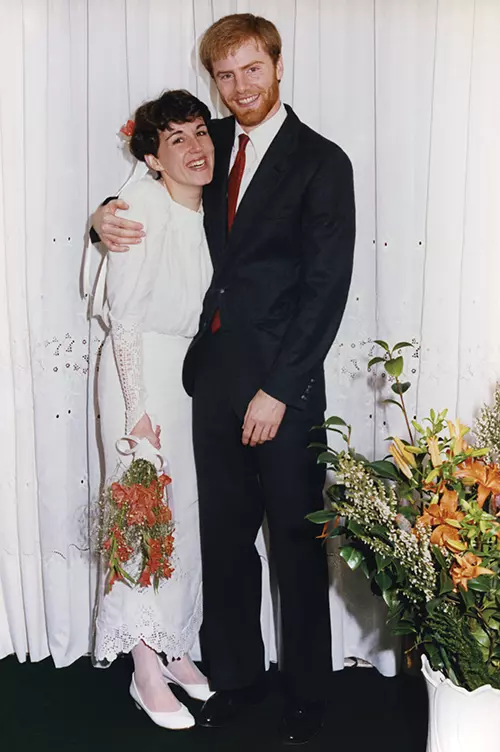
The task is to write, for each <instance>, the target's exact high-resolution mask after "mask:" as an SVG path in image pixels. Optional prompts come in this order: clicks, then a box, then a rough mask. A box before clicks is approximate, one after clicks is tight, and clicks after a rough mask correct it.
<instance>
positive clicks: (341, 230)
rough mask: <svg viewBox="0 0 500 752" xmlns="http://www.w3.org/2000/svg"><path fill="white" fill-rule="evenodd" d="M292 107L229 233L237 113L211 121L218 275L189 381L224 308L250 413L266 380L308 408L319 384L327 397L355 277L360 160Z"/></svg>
mask: <svg viewBox="0 0 500 752" xmlns="http://www.w3.org/2000/svg"><path fill="white" fill-rule="evenodd" d="M287 112H288V117H287V118H286V120H285V122H284V123H283V125H282V127H281V129H280V130H279V132H278V134H277V136H276V137H275V139H274V140H273V142H272V143H271V145H270V147H269V149H268V150H267V152H266V154H265V156H264V158H263V159H262V162H261V163H260V165H259V167H258V169H257V171H256V173H255V175H254V177H253V179H252V181H251V182H250V184H249V186H248V188H247V190H246V192H245V194H244V196H243V198H242V199H241V202H240V205H239V207H238V211H237V213H236V216H235V219H234V223H233V226H232V228H231V232H230V233H229V234H228V231H227V182H228V171H229V162H230V157H231V150H232V147H233V142H234V132H235V121H234V118H233V117H229V118H225V119H222V120H214V121H212V123H211V125H210V132H211V136H212V139H213V141H214V144H215V170H214V177H213V181H212V182H211V183H210V184H209V185H207V186H205V188H204V195H203V204H204V211H205V230H206V233H207V238H208V244H209V248H210V253H211V256H212V262H213V266H214V276H213V279H212V283H211V285H210V288H209V290H208V292H207V294H206V296H205V299H204V304H203V310H202V314H201V318H200V327H199V331H198V333H197V335H196V336H195V338H194V340H193V342H192V344H191V347H190V348H189V351H188V353H187V355H186V359H185V362H184V369H183V381H184V387H185V389H186V391H187V392H188V394H193V389H194V383H195V378H196V361H197V357H196V356H197V352H198V351H199V350H198V348H199V345H200V342H201V340H202V339H203V337H204V336H206V335H207V332H208V333H209V332H210V323H211V320H212V317H213V315H214V313H215V311H216V310H217V309H219V311H220V317H221V322H222V333H223V335H224V336H225V337H226V338H227V340H228V342H229V352H230V357H229V358H228V363H227V368H228V373H229V378H230V383H231V390H232V392H233V396H234V399H235V401H236V404H237V408H238V411H239V412H241V413H244V412H245V410H246V407H247V405H248V402H249V401H250V400H251V399H252V397H253V396H254V394H255V393H256V392H257V390H258V389H259V388H261V389H263V390H264V391H265V392H267V393H268V394H270V395H272V396H273V397H276V398H277V399H279V400H281V401H282V402H284V403H286V404H287V405H289V406H292V407H295V408H298V409H302V408H304V407H305V406H306V405H307V401H308V399H310V397H311V394H312V392H313V391H316V392H317V391H321V392H322V394H323V395H324V375H323V362H324V359H325V357H326V355H327V353H328V350H329V349H330V347H331V345H332V343H333V341H334V339H335V336H336V334H337V330H338V328H339V325H340V322H341V319H342V315H343V312H344V308H345V304H346V300H347V295H348V291H349V285H350V280H351V273H352V263H353V251H354V237H355V212H354V190H353V176H352V167H351V163H350V161H349V158H348V157H347V156H346V154H345V153H344V152H343V151H342V149H340V147H339V146H337V145H336V144H334V143H332V142H331V141H328V140H327V139H326V138H324V137H323V136H320V135H319V134H318V133H316V132H315V131H313V130H311V128H309V127H308V126H306V125H305V124H304V123H301V122H300V120H299V119H298V117H297V116H296V115H295V113H294V112H293V110H292V109H291V108H290V107H288V106H287ZM217 336H220V335H217ZM323 399H324V397H323Z"/></svg>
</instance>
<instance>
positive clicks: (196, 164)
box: [188, 159, 207, 170]
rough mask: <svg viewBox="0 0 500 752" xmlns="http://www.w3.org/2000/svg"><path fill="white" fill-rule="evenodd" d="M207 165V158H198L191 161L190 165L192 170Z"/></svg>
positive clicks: (200, 168)
mask: <svg viewBox="0 0 500 752" xmlns="http://www.w3.org/2000/svg"><path fill="white" fill-rule="evenodd" d="M206 165H207V160H206V159H197V160H196V162H190V163H189V164H188V167H189V169H190V170H202V169H203V168H204V167H206Z"/></svg>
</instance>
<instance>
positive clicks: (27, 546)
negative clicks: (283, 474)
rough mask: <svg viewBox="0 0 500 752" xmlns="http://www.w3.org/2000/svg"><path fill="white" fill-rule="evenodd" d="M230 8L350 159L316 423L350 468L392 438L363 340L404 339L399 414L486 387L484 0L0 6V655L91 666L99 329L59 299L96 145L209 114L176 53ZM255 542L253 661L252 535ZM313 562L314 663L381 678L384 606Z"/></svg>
mask: <svg viewBox="0 0 500 752" xmlns="http://www.w3.org/2000/svg"><path fill="white" fill-rule="evenodd" d="M247 11H249V12H253V13H256V14H261V15H265V16H266V17H268V18H270V19H271V20H273V21H274V22H275V23H276V24H277V25H278V27H279V29H280V31H281V33H282V36H283V42H284V50H283V53H284V63H285V75H284V79H283V82H282V98H283V100H284V101H285V102H286V103H288V104H290V105H291V106H292V107H293V108H294V109H295V111H296V113H297V114H298V116H299V117H300V118H301V119H302V120H303V121H305V122H306V123H307V124H309V125H310V126H311V127H313V128H315V129H316V130H318V131H319V132H320V133H322V134H324V135H325V136H326V137H327V138H330V139H332V140H333V141H335V142H337V143H338V144H339V145H340V146H342V148H344V149H345V151H346V152H347V153H348V154H349V156H350V157H351V159H352V161H353V165H354V172H355V189H356V202H357V217H358V220H357V222H358V232H357V246H356V261H355V269H354V276H353V282H352V287H351V294H350V298H349V303H348V307H347V311H346V314H345V317H344V320H343V322H342V327H341V330H340V332H339V335H338V337H337V340H336V342H335V344H334V346H333V348H332V350H331V352H330V355H329V357H328V359H327V364H326V373H327V389H328V411H329V413H330V414H337V415H341V416H343V417H344V419H346V420H347V421H348V422H349V423H351V424H352V426H353V439H354V443H355V445H356V447H357V449H358V450H359V451H360V452H363V453H364V454H366V455H367V456H372V457H374V456H377V457H380V456H383V455H384V454H385V453H386V443H385V438H386V437H387V436H388V435H390V434H394V433H397V432H400V431H402V430H403V425H402V422H401V417H400V415H399V414H397V412H396V413H395V412H394V411H393V410H391V409H390V408H388V407H387V406H384V405H382V404H381V401H382V399H383V398H384V397H386V396H388V393H387V391H388V385H386V384H385V380H384V378H383V376H382V374H381V373H380V372H376V371H374V372H372V373H367V369H366V365H367V362H368V360H369V359H370V357H372V356H373V355H374V354H375V351H376V348H375V346H374V343H373V341H374V340H375V339H376V338H382V339H386V340H388V341H391V342H393V343H394V342H396V341H398V340H409V341H411V342H413V343H414V344H415V351H414V352H413V353H412V354H411V353H410V352H408V354H407V368H406V376H407V377H408V380H409V381H411V382H412V389H411V390H410V391H409V392H408V394H407V401H408V405H409V410H410V412H411V414H412V416H413V415H423V414H425V412H426V411H427V410H428V409H429V408H430V407H434V408H440V409H443V408H444V407H447V408H448V409H449V411H450V415H452V416H453V415H455V414H459V415H460V416H461V418H462V420H463V421H465V422H467V421H468V422H470V421H472V419H473V416H474V414H475V413H476V412H477V410H478V408H479V407H480V406H481V404H482V403H483V401H485V400H489V399H490V397H491V394H492V390H493V387H494V384H495V382H496V380H497V378H498V377H499V374H500V337H499V335H498V322H499V321H500V296H499V295H498V291H497V281H498V279H499V278H500V253H499V248H500V213H499V212H498V205H499V199H500V139H498V123H499V122H500V87H499V86H498V81H499V80H500V4H499V3H498V2H496V0H404V2H401V0H292V1H290V0H265V2H264V0H246V1H243V0H238V1H237V0H193V2H191V3H187V2H185V1H184V0H50V1H49V0H0V327H1V331H0V414H1V416H2V427H3V430H2V432H1V433H0V657H2V656H5V655H8V654H9V653H15V654H16V655H17V656H18V658H19V659H20V660H25V658H26V655H27V654H28V653H29V654H30V656H31V659H32V660H40V659H42V658H45V657H46V656H48V655H52V656H53V658H54V661H55V663H56V665H57V666H65V665H68V664H69V663H71V662H72V661H74V660H76V659H77V658H78V657H80V656H82V655H84V654H86V653H87V652H88V651H89V648H90V644H91V631H92V630H91V623H92V607H93V602H94V589H95V563H94V561H93V558H92V555H91V543H90V532H91V530H92V526H93V517H92V513H91V510H92V509H93V508H94V505H95V500H96V498H97V495H98V491H99V483H100V471H99V444H98V430H97V428H96V427H98V421H99V416H98V413H97V411H96V410H95V409H94V406H95V385H94V381H93V374H94V372H95V368H96V365H98V357H99V346H100V343H101V342H102V339H103V329H102V327H101V325H100V323H99V321H98V320H93V321H91V322H90V323H89V321H88V318H87V305H88V301H87V300H85V299H84V300H82V299H81V298H80V282H81V280H80V276H81V262H82V251H83V246H84V243H85V237H86V230H87V224H88V217H89V215H90V213H91V211H92V209H93V208H94V207H96V206H97V205H98V203H99V202H100V201H101V200H102V199H103V198H104V197H106V196H107V195H111V194H114V193H115V192H116V191H117V189H118V188H119V187H120V185H122V184H123V182H124V181H125V180H126V178H127V177H128V175H129V174H130V173H131V171H132V169H133V162H132V160H131V158H130V156H129V155H128V154H127V152H126V149H124V146H123V142H122V140H121V139H120V137H119V136H118V135H117V134H118V131H119V128H120V126H121V125H122V124H123V123H125V122H126V120H127V119H128V118H129V117H130V116H131V114H132V113H133V111H134V109H135V108H136V107H137V106H138V105H139V104H140V103H141V102H142V101H144V100H145V99H147V98H148V97H152V96H156V95H158V94H159V93H160V92H161V91H162V90H163V89H165V88H180V87H182V88H187V89H189V90H190V91H192V92H193V93H195V94H197V96H199V97H200V98H201V99H203V100H204V101H206V102H207V103H208V104H209V106H210V107H211V109H212V111H213V113H214V115H222V114H225V113H224V111H223V108H222V107H221V105H220V101H219V99H218V96H217V92H216V89H215V86H214V84H213V82H211V80H210V78H209V76H208V74H206V72H205V71H203V70H202V69H201V68H200V64H199V61H198V59H197V55H196V47H197V42H198V40H199V38H200V35H201V34H202V32H203V31H204V29H206V28H207V27H208V26H209V25H210V24H211V23H212V22H213V21H214V20H216V19H217V18H219V17H221V16H223V15H225V14H227V13H232V12H247ZM332 179H334V176H332ZM92 253H93V255H92V259H91V261H92V263H91V268H92V277H93V276H95V273H96V270H97V268H98V266H99V264H100V262H101V260H102V256H101V253H100V252H99V250H98V249H94V250H93V252H92ZM88 406H90V408H91V410H90V418H89V420H88V421H87V408H88ZM258 546H259V551H260V554H261V558H262V562H263V578H264V585H265V586H264V597H263V607H262V625H263V633H264V638H265V644H266V653H267V658H268V660H275V659H276V655H277V648H276V640H277V637H276V634H277V629H276V624H277V620H276V609H275V601H276V599H275V598H274V594H273V591H271V589H270V587H269V583H268V580H269V563H268V554H267V551H266V546H265V544H264V536H263V534H262V533H261V534H260V536H259V540H258ZM330 562H331V571H332V588H331V602H332V625H333V645H332V650H333V657H334V665H335V668H336V669H339V668H342V666H343V663H344V658H345V657H346V656H350V655H357V656H359V657H361V658H364V659H366V660H368V661H370V662H372V663H373V664H374V665H376V666H377V667H378V668H379V669H380V670H381V671H382V672H383V673H384V674H388V675H390V674H392V673H394V672H395V670H396V665H397V660H396V652H395V651H394V642H393V640H392V639H391V638H390V637H389V636H388V634H387V632H386V630H385V627H384V607H383V604H382V603H381V602H380V601H378V600H377V599H375V598H374V597H372V596H371V594H370V593H369V591H368V587H367V584H366V582H365V580H364V578H363V575H361V574H360V573H354V574H353V573H351V572H350V571H349V570H348V569H347V567H345V566H344V564H343V562H341V561H340V560H339V557H338V553H337V551H336V549H335V547H332V548H331V549H330ZM304 647H305V649H307V646H304ZM195 657H197V656H196V655H195Z"/></svg>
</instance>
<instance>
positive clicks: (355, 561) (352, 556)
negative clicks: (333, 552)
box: [340, 546, 364, 571]
mask: <svg viewBox="0 0 500 752" xmlns="http://www.w3.org/2000/svg"><path fill="white" fill-rule="evenodd" d="M340 555H341V557H342V558H343V559H344V561H345V562H346V564H347V565H348V567H349V568H350V569H352V570H353V571H354V570H355V569H357V568H358V567H359V565H360V564H361V562H362V561H363V559H364V556H363V554H362V553H361V551H359V549H357V548H353V547H352V546H343V547H342V548H341V549H340Z"/></svg>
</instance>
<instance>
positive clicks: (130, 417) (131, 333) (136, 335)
mask: <svg viewBox="0 0 500 752" xmlns="http://www.w3.org/2000/svg"><path fill="white" fill-rule="evenodd" d="M110 324H111V338H112V341H113V351H114V354H115V361H116V367H117V369H118V375H119V378H120V384H121V387H122V392H123V399H124V401H125V433H126V434H128V433H130V431H131V430H132V429H133V427H134V426H135V424H136V423H137V421H138V420H139V419H140V418H142V416H143V415H144V413H145V412H146V408H145V402H146V395H145V391H144V386H143V383H144V382H143V378H142V335H141V330H140V326H139V324H138V323H133V322H129V323H126V324H125V323H123V322H121V321H116V320H115V319H114V318H113V316H112V315H111V314H110Z"/></svg>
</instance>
